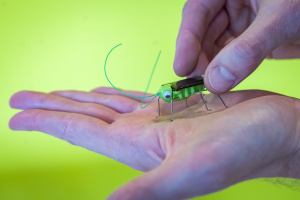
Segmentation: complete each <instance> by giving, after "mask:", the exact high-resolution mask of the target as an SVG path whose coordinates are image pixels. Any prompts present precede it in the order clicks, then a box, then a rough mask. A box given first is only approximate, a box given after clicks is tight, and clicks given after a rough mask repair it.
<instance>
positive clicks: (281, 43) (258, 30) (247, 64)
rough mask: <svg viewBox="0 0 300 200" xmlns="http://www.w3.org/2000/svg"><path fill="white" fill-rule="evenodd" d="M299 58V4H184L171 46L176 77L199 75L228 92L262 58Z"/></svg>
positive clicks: (226, 0) (292, 0) (211, 0)
mask: <svg viewBox="0 0 300 200" xmlns="http://www.w3.org/2000/svg"><path fill="white" fill-rule="evenodd" d="M266 57H269V58H279V59H282V58H300V0H188V1H187V3H186V5H185V7H184V9H183V14H182V22H181V27H180V30H179V33H178V38H177V44H176V55H175V60H174V71H175V72H176V74H177V75H179V76H196V75H198V76H199V75H202V74H204V72H205V86H206V87H207V89H208V90H209V91H211V92H213V93H215V94H220V93H224V92H226V91H229V90H230V89H232V88H233V87H235V86H236V85H237V84H239V83H240V82H241V81H242V80H244V79H245V78H246V77H247V76H249V75H250V74H251V73H252V72H253V71H254V70H255V69H256V68H257V67H258V66H259V64H260V63H261V62H262V61H263V60H264V59H265V58H266Z"/></svg>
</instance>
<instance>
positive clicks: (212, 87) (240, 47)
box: [205, 1, 295, 94]
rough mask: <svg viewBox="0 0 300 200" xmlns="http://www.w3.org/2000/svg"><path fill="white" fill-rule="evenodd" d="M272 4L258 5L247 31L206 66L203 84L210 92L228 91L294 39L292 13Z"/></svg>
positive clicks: (280, 4) (282, 6)
mask: <svg viewBox="0 0 300 200" xmlns="http://www.w3.org/2000/svg"><path fill="white" fill-rule="evenodd" d="M272 3H273V2H271V3H269V4H266V5H261V8H260V10H259V12H258V15H257V16H256V18H255V20H254V22H253V23H252V24H251V25H250V26H249V27H248V29H247V30H246V31H245V32H244V33H242V34H241V35H240V36H239V37H238V38H236V39H234V40H233V41H231V42H230V43H229V44H228V45H227V46H226V47H225V48H223V49H222V50H221V51H220V53H219V54H218V55H217V56H216V57H215V58H214V59H213V61H212V62H211V63H210V64H209V66H208V68H207V70H206V72H205V85H206V88H207V89H208V90H209V91H211V92H212V93H217V94H218V93H224V92H227V91H229V90H231V89H232V88H233V87H235V86H236V85H237V84H239V83H240V82H241V81H242V80H244V79H245V78H246V77H247V76H249V75H250V74H251V73H252V72H253V71H254V70H255V69H256V68H257V67H258V66H259V64H260V63H261V62H262V61H263V60H264V59H265V58H266V57H267V55H268V54H270V53H271V52H272V51H273V50H274V49H275V48H277V47H278V46H279V45H281V44H283V43H285V42H288V41H289V40H292V39H293V37H294V34H295V29H294V26H295V23H292V22H293V21H294V19H293V17H291V13H290V12H292V11H291V10H290V9H286V5H282V3H278V1H277V3H274V4H272ZM287 12H288V13H287ZM274 13H276V14H274ZM293 24H294V25H293Z"/></svg>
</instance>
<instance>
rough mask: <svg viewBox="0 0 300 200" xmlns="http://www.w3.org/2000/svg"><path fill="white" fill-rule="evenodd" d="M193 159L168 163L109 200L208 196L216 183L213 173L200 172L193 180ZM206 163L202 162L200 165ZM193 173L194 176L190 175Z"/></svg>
mask: <svg viewBox="0 0 300 200" xmlns="http://www.w3.org/2000/svg"><path fill="white" fill-rule="evenodd" d="M194 162H195V161H194V159H184V161H183V159H180V158H178V157H176V159H170V160H168V161H165V162H164V163H163V164H162V165H161V166H159V167H157V168H155V169H154V170H152V171H150V172H147V173H145V174H144V175H142V176H140V177H138V178H136V179H134V180H132V181H131V182H129V183H127V184H126V185H124V186H122V187H121V188H119V189H118V190H117V191H115V192H114V193H113V194H112V195H111V196H110V197H109V198H108V200H119V199H122V200H140V199H143V200H148V199H149V200H153V199H166V200H168V199H170V200H180V199H187V198H191V197H195V196H198V195H202V194H206V193H210V192H212V191H214V190H215V189H216V188H215V187H214V188H213V189H212V188H211V185H214V184H211V183H214V182H213V181H214V180H215V179H214V178H212V177H215V176H216V175H215V174H216V173H215V171H214V172H213V173H210V171H211V167H207V169H206V168H205V169H206V170H199V168H198V167H196V169H197V170H199V171H201V172H199V173H198V174H201V178H195V169H190V167H188V166H190V165H191V166H194V165H195V164H191V163H194ZM203 163H205V162H203ZM191 172H193V173H191Z"/></svg>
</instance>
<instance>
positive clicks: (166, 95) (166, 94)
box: [163, 91, 171, 99]
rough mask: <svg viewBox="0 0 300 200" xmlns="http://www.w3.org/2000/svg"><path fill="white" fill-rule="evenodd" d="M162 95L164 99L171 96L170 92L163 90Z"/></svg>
mask: <svg viewBox="0 0 300 200" xmlns="http://www.w3.org/2000/svg"><path fill="white" fill-rule="evenodd" d="M163 95H164V98H165V99H169V98H170V97H171V92H169V91H165V92H164V94H163Z"/></svg>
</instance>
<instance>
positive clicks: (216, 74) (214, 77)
mask: <svg viewBox="0 0 300 200" xmlns="http://www.w3.org/2000/svg"><path fill="white" fill-rule="evenodd" d="M204 82H205V86H206V88H207V90H208V91H210V92H212V93H214V94H222V93H225V92H228V91H229V90H231V89H232V88H233V87H234V86H235V85H236V82H237V77H236V76H235V75H234V74H233V73H232V72H231V71H230V69H228V68H227V67H224V66H221V65H217V66H215V67H212V68H209V69H208V72H207V74H206V75H205V80H204Z"/></svg>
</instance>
